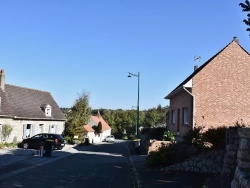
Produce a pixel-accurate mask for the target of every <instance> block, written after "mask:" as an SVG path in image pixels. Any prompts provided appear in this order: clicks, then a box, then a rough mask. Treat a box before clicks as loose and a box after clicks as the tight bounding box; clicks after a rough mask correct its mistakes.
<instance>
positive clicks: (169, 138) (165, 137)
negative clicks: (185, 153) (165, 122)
mask: <svg viewBox="0 0 250 188" xmlns="http://www.w3.org/2000/svg"><path fill="white" fill-rule="evenodd" d="M163 140H165V141H174V140H175V137H174V133H173V132H171V131H165V132H164V135H163Z"/></svg>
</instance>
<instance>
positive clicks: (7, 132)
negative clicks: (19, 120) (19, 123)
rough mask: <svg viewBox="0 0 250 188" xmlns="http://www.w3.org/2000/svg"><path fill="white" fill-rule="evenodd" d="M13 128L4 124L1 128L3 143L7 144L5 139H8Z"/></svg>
mask: <svg viewBox="0 0 250 188" xmlns="http://www.w3.org/2000/svg"><path fill="white" fill-rule="evenodd" d="M12 130H13V128H12V127H11V126H10V125H9V124H4V125H3V126H2V137H3V140H4V141H5V143H6V142H7V139H8V138H9V136H10V134H11V132H12Z"/></svg>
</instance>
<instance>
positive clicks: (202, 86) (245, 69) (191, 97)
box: [165, 37, 250, 136]
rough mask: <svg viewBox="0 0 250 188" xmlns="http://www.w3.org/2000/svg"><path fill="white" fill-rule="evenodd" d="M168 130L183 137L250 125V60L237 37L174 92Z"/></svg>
mask: <svg viewBox="0 0 250 188" xmlns="http://www.w3.org/2000/svg"><path fill="white" fill-rule="evenodd" d="M165 99H169V100H170V111H169V112H170V113H169V118H167V119H169V122H168V123H167V124H168V129H169V130H170V131H173V132H175V133H177V134H179V135H180V136H183V135H184V134H186V133H187V131H189V130H190V129H192V128H194V127H195V126H204V127H206V128H212V127H218V126H233V125H235V123H236V122H237V121H240V122H241V121H243V123H245V124H249V123H250V57H249V53H248V52H247V51H246V50H245V49H244V48H243V47H241V46H240V45H239V41H238V39H237V38H236V37H234V39H233V40H232V41H231V42H230V43H229V44H228V45H227V46H225V47H224V48H223V49H222V50H221V51H219V52H218V53H217V54H215V55H214V56H213V57H211V58H210V59H209V60H208V61H207V62H205V63H204V64H203V65H202V66H200V67H199V68H197V66H195V70H194V72H193V73H192V74H191V75H190V76H189V77H187V78H186V79H185V80H184V81H183V82H182V83H181V84H180V85H178V86H177V87H176V88H175V89H174V90H173V91H172V92H170V93H169V94H168V95H167V96H166V97H165Z"/></svg>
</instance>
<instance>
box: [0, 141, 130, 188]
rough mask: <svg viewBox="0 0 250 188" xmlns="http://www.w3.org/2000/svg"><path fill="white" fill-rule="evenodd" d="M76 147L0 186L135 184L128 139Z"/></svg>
mask: <svg viewBox="0 0 250 188" xmlns="http://www.w3.org/2000/svg"><path fill="white" fill-rule="evenodd" d="M75 149H76V150H77V152H76V153H75V154H73V155H69V156H67V157H64V158H62V159H60V160H55V161H53V162H50V163H47V164H44V165H41V166H38V165H37V166H36V168H32V169H29V170H27V171H23V172H21V173H18V174H16V175H13V176H10V177H8V178H5V179H2V180H1V181H0V187H36V188H38V187H93V188H94V187H98V188H99V187H109V188H116V187H121V188H122V187H124V188H129V187H134V181H133V171H132V169H131V166H130V162H129V158H128V151H127V149H126V142H121V143H114V144H113V143H112V144H102V145H96V146H92V147H89V149H87V150H86V147H84V148H82V149H81V147H80V146H79V147H76V148H75ZM51 159H53V157H51V158H49V159H47V160H51ZM44 160H46V158H45V159H44ZM25 161H26V160H25ZM20 164H21V167H24V166H25V165H26V164H27V162H26V163H25V162H23V163H19V165H20Z"/></svg>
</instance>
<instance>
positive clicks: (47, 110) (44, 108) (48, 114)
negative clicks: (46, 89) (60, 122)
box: [40, 104, 52, 117]
mask: <svg viewBox="0 0 250 188" xmlns="http://www.w3.org/2000/svg"><path fill="white" fill-rule="evenodd" d="M40 108H41V109H42V111H43V112H44V114H45V116H46V117H51V111H52V109H51V106H50V105H49V104H41V106H40Z"/></svg>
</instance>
